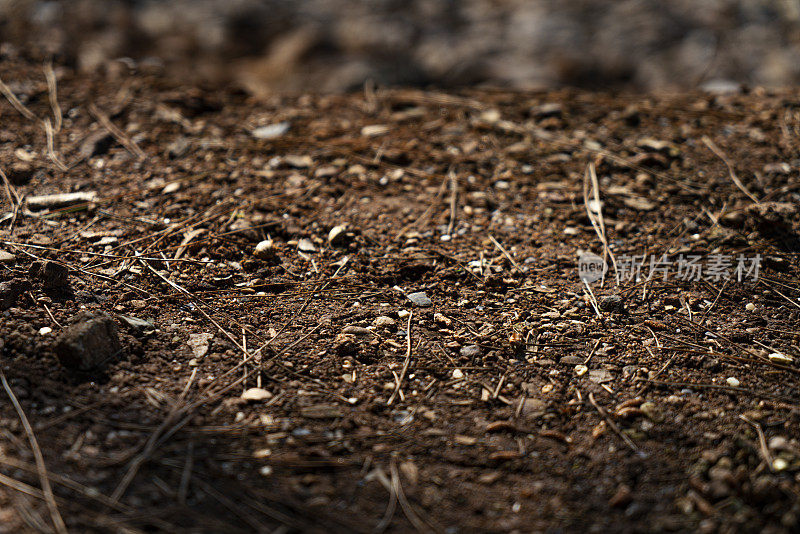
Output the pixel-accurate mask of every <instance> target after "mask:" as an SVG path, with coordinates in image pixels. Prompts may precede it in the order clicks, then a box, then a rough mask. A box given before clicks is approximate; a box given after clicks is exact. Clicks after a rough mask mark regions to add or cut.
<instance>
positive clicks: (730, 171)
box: [703, 135, 759, 204]
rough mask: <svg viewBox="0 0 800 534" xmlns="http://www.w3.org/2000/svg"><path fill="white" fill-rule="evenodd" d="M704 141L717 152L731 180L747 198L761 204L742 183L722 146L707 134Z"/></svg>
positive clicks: (712, 150)
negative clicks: (721, 148)
mask: <svg viewBox="0 0 800 534" xmlns="http://www.w3.org/2000/svg"><path fill="white" fill-rule="evenodd" d="M703 142H704V143H705V144H706V146H707V147H708V148H709V149H710V150H711V152H713V153H714V154H716V155H717V157H718V158H719V159H721V160H722V162H723V163H724V164H725V166H726V167H727V168H728V175H730V177H731V180H733V183H734V184H736V187H738V188H739V190H740V191H741V192H742V193H744V194H745V195H747V198H749V199H750V200H752V201H753V202H755V203H756V204H759V201H758V198H756V196H755V195H754V194H753V193H751V192H750V190H749V189H747V187H746V186H745V185H744V184H743V183H742V181H741V180H740V179H739V177H738V176H736V171H735V170H734V169H733V164H732V163H731V161H730V160H729V159H728V157H727V156H726V155H725V153H724V152H723V151H722V150H720V148H719V147H718V146H717V145H716V144H714V141H712V140H711V138H710V137H708V136H707V135H704V136H703Z"/></svg>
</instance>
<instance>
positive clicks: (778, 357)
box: [769, 352, 794, 364]
mask: <svg viewBox="0 0 800 534" xmlns="http://www.w3.org/2000/svg"><path fill="white" fill-rule="evenodd" d="M769 361H771V362H775V363H782V364H789V363H792V362H793V361H794V358H792V357H791V356H787V355H785V354H781V353H780V352H773V353H772V354H770V355H769Z"/></svg>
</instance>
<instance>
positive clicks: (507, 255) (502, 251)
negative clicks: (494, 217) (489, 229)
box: [489, 234, 525, 274]
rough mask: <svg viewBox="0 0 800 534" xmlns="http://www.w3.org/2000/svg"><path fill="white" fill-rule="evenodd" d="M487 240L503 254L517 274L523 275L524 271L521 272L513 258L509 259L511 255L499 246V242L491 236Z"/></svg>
mask: <svg viewBox="0 0 800 534" xmlns="http://www.w3.org/2000/svg"><path fill="white" fill-rule="evenodd" d="M489 240H490V241H491V242H492V243H493V244H494V246H496V247H497V250H499V251H500V252H501V253H502V254H503V256H505V257H506V259H507V260H508V261H510V262H511V265H513V266H514V268H515V269H516V270H517V271H518V272H519V273H522V274H525V271H523V270H522V267H520V266H519V264H518V263H517V262H516V261H515V260H514V258H512V257H511V254H509V253H508V251H507V250H506V249H505V248H503V245H501V244H500V242H499V241H497V239H495V238H494V236H493V235H492V234H489Z"/></svg>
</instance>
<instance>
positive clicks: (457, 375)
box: [453, 369, 464, 380]
mask: <svg viewBox="0 0 800 534" xmlns="http://www.w3.org/2000/svg"><path fill="white" fill-rule="evenodd" d="M453 378H455V379H456V380H459V379H461V378H464V373H463V372H462V371H461V369H453Z"/></svg>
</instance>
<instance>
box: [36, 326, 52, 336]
mask: <svg viewBox="0 0 800 534" xmlns="http://www.w3.org/2000/svg"><path fill="white" fill-rule="evenodd" d="M52 331H53V329H52V328H50V327H49V326H45V327H42V328H40V329H39V335H40V336H46V335H47V334H49V333H50V332H52Z"/></svg>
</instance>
